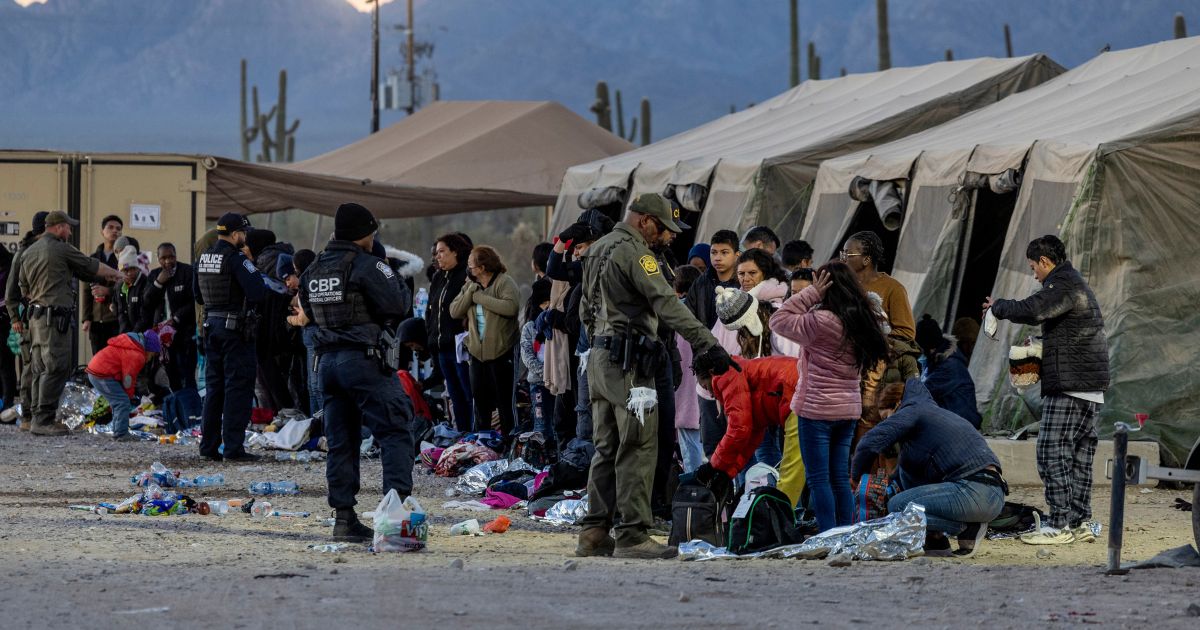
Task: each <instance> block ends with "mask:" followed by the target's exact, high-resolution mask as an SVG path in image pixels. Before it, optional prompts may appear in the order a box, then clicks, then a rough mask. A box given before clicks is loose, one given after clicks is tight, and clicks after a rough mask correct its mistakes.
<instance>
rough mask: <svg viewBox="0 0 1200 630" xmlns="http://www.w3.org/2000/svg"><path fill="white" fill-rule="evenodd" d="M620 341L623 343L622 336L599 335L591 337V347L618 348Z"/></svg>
mask: <svg viewBox="0 0 1200 630" xmlns="http://www.w3.org/2000/svg"><path fill="white" fill-rule="evenodd" d="M622 343H624V338H622V337H614V336H610V335H599V336H596V337H593V338H592V347H593V348H601V349H603V350H619V349H620V348H621V344H622Z"/></svg>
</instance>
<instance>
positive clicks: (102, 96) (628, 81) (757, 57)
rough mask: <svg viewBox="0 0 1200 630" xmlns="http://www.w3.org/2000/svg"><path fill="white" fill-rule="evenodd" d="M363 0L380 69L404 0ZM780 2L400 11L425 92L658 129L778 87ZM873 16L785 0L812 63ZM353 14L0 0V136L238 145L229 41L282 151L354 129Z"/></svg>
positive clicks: (1163, 5) (865, 65) (916, 59)
mask: <svg viewBox="0 0 1200 630" xmlns="http://www.w3.org/2000/svg"><path fill="white" fill-rule="evenodd" d="M1178 11H1181V12H1183V13H1184V14H1185V16H1186V18H1187V20H1188V22H1189V25H1190V26H1191V28H1193V29H1194V30H1195V31H1196V32H1197V33H1200V5H1198V4H1197V3H1195V2H1188V1H1184V0H1175V1H1168V0H1087V1H1085V0H1011V1H1008V2H996V1H995V0H990V1H989V0H893V2H892V3H891V10H890V13H891V28H890V32H891V45H892V61H893V65H897V66H900V65H917V64H922V63H929V62H933V61H940V60H941V59H943V58H944V53H945V50H946V49H947V48H950V49H952V50H953V51H954V56H955V57H956V58H959V59H963V58H967V57H973V56H1001V55H1003V54H1004V40H1003V34H1002V28H1003V24H1004V23H1005V22H1007V23H1009V24H1010V25H1011V27H1012V39H1013V47H1014V52H1015V54H1018V55H1020V54H1028V53H1032V52H1044V53H1046V54H1048V55H1050V56H1051V57H1052V58H1053V59H1055V60H1056V61H1058V62H1059V63H1062V64H1064V65H1066V66H1068V67H1071V66H1075V65H1078V64H1079V63H1081V62H1083V61H1085V60H1087V59H1089V58H1090V57H1092V56H1093V55H1095V54H1096V53H1097V52H1098V51H1099V50H1100V49H1101V48H1103V47H1104V46H1106V45H1109V46H1111V47H1112V48H1114V49H1118V48H1127V47H1132V46H1139V45H1142V44H1147V43H1151V42H1154V41H1158V40H1161V39H1166V38H1169V37H1171V34H1172V26H1171V20H1172V16H1173V15H1174V14H1175V13H1176V12H1178ZM381 15H382V23H383V25H384V28H383V29H382V30H383V33H384V37H383V48H382V56H383V64H382V65H383V67H384V69H385V70H386V69H387V68H389V67H399V66H400V65H401V59H400V56H399V46H400V42H401V35H400V32H399V31H398V30H396V29H395V28H394V26H395V25H396V24H398V23H401V22H403V21H404V8H403V0H400V1H399V2H393V3H391V4H387V5H384V6H383V7H382V9H381ZM787 19H788V3H787V1H786V0H746V1H734V0H723V1H722V0H590V1H576V0H504V1H490V0H418V2H417V6H416V20H415V21H416V27H417V31H416V32H417V34H418V39H427V40H430V41H432V42H433V43H434V45H435V49H434V56H433V65H434V67H436V69H437V73H438V76H439V83H440V85H441V96H442V98H444V99H489V98H494V99H528V100H543V99H549V100H557V101H560V102H562V103H564V104H565V105H567V106H568V107H570V108H572V109H573V110H575V111H576V112H578V113H579V114H580V115H582V116H584V117H586V118H588V119H593V116H592V114H591V113H590V112H589V111H588V107H589V106H590V105H591V103H592V100H593V98H594V89H595V83H596V81H597V80H601V79H603V80H606V81H607V82H608V83H609V85H610V87H612V88H619V89H621V90H622V93H623V96H624V100H625V110H626V117H627V118H628V117H629V116H630V115H631V113H632V112H634V111H635V110H636V109H637V102H638V100H640V99H641V98H642V97H647V98H649V99H650V100H651V103H652V106H653V115H652V131H653V135H654V138H655V139H661V138H664V137H666V136H667V135H670V134H673V133H677V132H679V131H683V130H685V129H688V128H690V127H693V126H695V125H698V124H700V123H703V122H706V121H708V120H711V119H713V118H716V117H718V116H720V115H722V114H725V113H728V111H729V108H730V106H731V105H735V106H737V107H738V108H743V107H745V106H746V105H747V104H750V103H754V102H760V101H762V100H764V99H766V98H769V97H770V96H772V95H774V94H776V93H778V92H781V91H783V90H784V89H786V88H787V77H788V58H787V55H788V48H789V40H788V24H787ZM875 20H876V18H875V2H874V1H873V0H801V2H800V28H801V36H802V40H803V43H804V44H805V45H807V43H808V42H809V41H810V40H811V41H815V42H816V47H817V52H818V54H819V55H820V56H821V58H822V62H821V65H822V74H823V75H824V76H825V77H826V78H829V77H831V76H837V74H838V72H839V69H840V68H843V67H844V68H845V69H846V70H847V71H849V72H863V71H870V70H874V69H875V67H876V62H877V61H876V60H877V53H876V44H875V41H876V39H875V38H876V26H875V24H876V22H875ZM370 26H371V18H370V15H368V14H362V13H359V12H357V11H356V10H354V8H352V7H351V6H349V5H348V4H347V3H346V2H345V0H49V1H48V2H47V3H46V4H35V5H32V6H29V7H24V8H23V7H20V6H18V5H17V4H15V3H13V2H12V0H0V85H3V92H4V96H3V98H0V148H56V149H68V150H83V151H112V150H122V151H174V152H196V153H216V154H220V155H227V156H231V157H237V156H238V155H239V153H240V145H239V144H238V136H237V133H238V131H237V129H238V126H237V125H238V61H239V59H241V58H243V57H244V58H246V59H247V60H248V61H249V64H250V77H251V82H252V83H253V84H257V85H258V86H259V90H260V96H261V98H262V99H263V100H264V102H267V103H273V102H274V100H275V96H276V85H277V75H278V71H279V69H281V68H286V69H287V71H288V79H289V89H288V116H289V118H299V119H300V120H301V124H300V129H299V132H298V134H297V142H296V157H297V159H301V158H305V157H310V156H312V155H316V154H318V153H322V152H324V151H328V150H330V149H333V148H336V147H338V146H341V145H344V144H347V143H349V142H352V141H354V140H356V139H358V138H360V137H362V136H363V135H366V133H367V131H368V128H369V122H370V103H369V89H368V88H369V73H370ZM802 67H804V68H806V67H807V63H806V62H803V63H802ZM805 77H806V78H807V71H805ZM401 117H402V114H398V113H395V112H385V114H384V117H383V120H384V124H388V123H390V122H395V121H397V120H399V119H400V118H401Z"/></svg>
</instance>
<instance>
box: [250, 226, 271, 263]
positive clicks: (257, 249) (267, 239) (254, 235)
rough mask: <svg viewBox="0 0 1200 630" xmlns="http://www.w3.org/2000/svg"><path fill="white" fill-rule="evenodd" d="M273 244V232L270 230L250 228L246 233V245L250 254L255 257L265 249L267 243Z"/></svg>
mask: <svg viewBox="0 0 1200 630" xmlns="http://www.w3.org/2000/svg"><path fill="white" fill-rule="evenodd" d="M274 244H275V233H274V232H272V231H271V230H250V231H249V232H247V233H246V247H249V248H250V254H251V255H252V256H254V257H255V258H257V257H258V255H259V254H261V253H262V250H264V249H266V248H267V246H268V245H274Z"/></svg>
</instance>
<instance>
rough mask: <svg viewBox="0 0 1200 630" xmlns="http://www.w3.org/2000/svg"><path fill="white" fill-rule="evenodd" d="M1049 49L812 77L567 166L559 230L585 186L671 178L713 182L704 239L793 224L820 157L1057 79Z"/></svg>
mask: <svg viewBox="0 0 1200 630" xmlns="http://www.w3.org/2000/svg"><path fill="white" fill-rule="evenodd" d="M1062 71H1063V69H1062V67H1061V66H1059V65H1058V64H1056V63H1054V62H1053V61H1051V60H1050V59H1048V58H1046V57H1045V56H1043V55H1033V56H1028V57H1017V58H1011V59H990V58H984V59H969V60H963V61H948V62H940V63H934V64H929V65H925V66H917V67H911V68H894V69H891V70H886V71H882V72H871V73H866V74H853V75H849V76H845V77H840V78H836V79H827V80H818V81H806V82H804V83H802V84H800V85H799V86H797V87H795V88H793V89H791V90H788V91H787V92H784V93H782V94H780V95H778V96H775V97H774V98H771V99H770V100H767V101H765V102H763V103H760V104H758V105H756V106H754V107H751V108H749V109H746V110H743V111H740V112H737V113H733V114H730V115H728V116H723V117H721V118H719V119H717V120H714V121H712V122H710V123H707V124H705V125H701V126H699V127H696V128H695V129H691V130H689V131H686V132H683V133H680V134H678V135H675V136H672V137H670V138H666V139H664V140H661V141H659V142H655V143H654V144H651V145H648V146H645V147H642V148H639V149H635V150H633V151H629V152H626V153H622V154H620V155H616V156H613V157H606V158H602V159H600V160H596V161H593V162H589V163H587V164H582V165H579V166H575V167H573V168H570V169H568V171H567V174H566V176H565V177H564V178H563V183H562V189H561V191H560V193H559V196H558V202H557V204H556V206H555V217H554V221H553V227H552V230H553V231H554V232H555V233H557V231H558V230H561V229H563V228H565V227H566V226H567V225H569V224H570V223H571V222H572V221H574V220H575V218H576V217H577V216H578V215H579V213H580V212H581V210H582V209H583V208H581V206H580V205H579V201H578V198H579V195H580V194H581V193H586V192H589V191H592V190H596V189H603V188H607V187H615V188H619V189H622V190H624V191H625V192H626V193H632V194H627V195H626V198H627V200H628V199H631V198H632V197H633V196H634V195H637V194H640V193H644V192H654V193H661V192H663V191H664V190H665V189H666V187H667V185H668V184H670V185H674V186H679V187H686V186H688V185H698V186H701V187H703V189H704V192H705V193H706V197H707V200H706V202H704V203H703V205H702V207H700V208H693V209H694V210H699V211H701V214H700V219H699V225H697V237H698V238H700V239H704V238H707V237H708V236H710V235H711V234H712V233H713V232H715V231H717V230H719V229H722V228H734V229H739V228H745V227H749V226H750V225H754V224H756V223H763V224H767V225H780V224H788V223H795V224H796V225H797V229H798V227H799V224H798V220H799V217H800V216H801V214H802V212H803V209H804V207H805V205H806V201H807V195H806V191H807V190H808V187H809V186H810V184H811V183H812V180H813V178H814V176H815V175H816V170H817V167H818V165H819V164H820V162H821V160H824V159H826V158H830V157H834V156H837V155H842V154H844V153H848V152H851V151H855V150H858V149H862V148H866V147H869V146H873V145H876V144H880V143H883V142H887V141H889V140H893V139H896V138H901V137H904V136H906V135H909V134H912V133H914V132H917V131H921V130H923V129H927V128H929V127H932V126H935V125H938V124H940V123H943V122H946V121H948V120H951V119H953V118H955V117H957V116H960V115H962V114H964V113H966V112H969V111H972V110H975V109H978V108H980V107H983V106H985V105H989V104H991V103H995V102H996V101H998V100H1000V99H1003V98H1004V97H1006V96H1008V95H1010V94H1014V93H1016V92H1020V91H1022V90H1025V89H1028V88H1030V87H1033V86H1035V85H1038V84H1039V83H1042V82H1043V81H1045V80H1047V79H1049V78H1051V77H1054V76H1056V75H1058V74H1059V73H1061V72H1062Z"/></svg>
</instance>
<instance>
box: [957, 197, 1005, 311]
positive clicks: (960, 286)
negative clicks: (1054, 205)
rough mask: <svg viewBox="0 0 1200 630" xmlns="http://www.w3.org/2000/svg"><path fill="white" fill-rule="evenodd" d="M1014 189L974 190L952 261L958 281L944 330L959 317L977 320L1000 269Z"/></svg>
mask: <svg viewBox="0 0 1200 630" xmlns="http://www.w3.org/2000/svg"><path fill="white" fill-rule="evenodd" d="M1017 192H1018V189H1017V188H1012V189H1010V190H1008V192H1004V193H1000V194H997V193H994V192H992V190H991V189H990V188H981V189H978V190H976V191H975V199H974V203H973V204H971V208H970V211H969V212H968V214H967V216H966V217H964V219H965V220H964V221H963V238H962V240H961V241H960V243H959V247H960V249H959V255H958V262H957V264H956V265H955V268H956V276H957V278H958V282H957V283H956V287H955V294H954V296H953V298H952V299H951V300H950V301H949V303H948V305H947V311H946V318H945V320H943V322H942V328H943V329H944V330H950V328H951V326H952V325H953V323H954V322H955V321H957V320H958V319H959V318H962V317H969V318H971V319H974V320H976V322H978V321H979V318H980V312H981V310H982V308H981V307H982V305H983V301H984V300H985V299H986V298H987V297H988V295H989V294H990V293H991V290H992V287H993V286H995V284H996V274H997V273H998V272H999V271H1000V254H1001V253H1002V252H1003V251H1004V238H1005V236H1006V235H1007V234H1008V224H1009V223H1010V222H1011V221H1012V216H1013V211H1014V210H1015V209H1016V207H1017Z"/></svg>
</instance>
